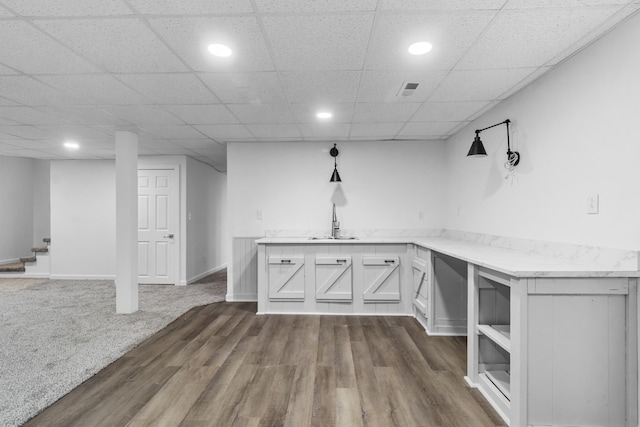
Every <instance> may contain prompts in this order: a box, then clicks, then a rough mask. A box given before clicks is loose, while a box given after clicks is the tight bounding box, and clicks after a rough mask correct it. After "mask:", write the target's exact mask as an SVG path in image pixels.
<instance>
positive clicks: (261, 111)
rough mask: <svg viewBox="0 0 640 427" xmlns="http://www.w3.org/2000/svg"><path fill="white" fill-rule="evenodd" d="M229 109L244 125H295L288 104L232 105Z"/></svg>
mask: <svg viewBox="0 0 640 427" xmlns="http://www.w3.org/2000/svg"><path fill="white" fill-rule="evenodd" d="M229 109H230V110H231V112H233V114H235V116H236V117H237V118H238V119H240V121H241V122H242V123H293V114H291V109H290V108H289V105H288V104H260V105H249V104H230V105H229Z"/></svg>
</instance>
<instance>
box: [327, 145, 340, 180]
mask: <svg viewBox="0 0 640 427" xmlns="http://www.w3.org/2000/svg"><path fill="white" fill-rule="evenodd" d="M329 154H330V155H331V157H333V174H331V180H330V181H329V182H342V180H341V179H340V174H339V173H338V162H337V159H336V157H338V154H339V151H338V149H337V148H336V144H333V148H332V149H331V150H329Z"/></svg>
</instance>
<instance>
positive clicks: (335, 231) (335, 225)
mask: <svg viewBox="0 0 640 427" xmlns="http://www.w3.org/2000/svg"><path fill="white" fill-rule="evenodd" d="M339 234H340V221H338V217H337V216H336V204H335V203H334V204H333V219H332V220H331V238H332V239H337V238H338V235H339Z"/></svg>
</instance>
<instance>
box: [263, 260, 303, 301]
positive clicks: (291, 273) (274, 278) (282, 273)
mask: <svg viewBox="0 0 640 427" xmlns="http://www.w3.org/2000/svg"><path fill="white" fill-rule="evenodd" d="M303 266H304V256H302V255H292V256H286V255H282V256H280V255H278V256H270V257H269V266H268V269H269V277H268V280H269V299H272V300H304V268H302V267H303Z"/></svg>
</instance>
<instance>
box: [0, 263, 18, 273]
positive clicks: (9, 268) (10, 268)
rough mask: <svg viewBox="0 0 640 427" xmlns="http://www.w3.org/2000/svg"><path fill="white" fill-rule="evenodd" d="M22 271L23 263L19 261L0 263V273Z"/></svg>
mask: <svg viewBox="0 0 640 427" xmlns="http://www.w3.org/2000/svg"><path fill="white" fill-rule="evenodd" d="M20 272H22V273H24V264H23V263H21V262H14V263H13V264H3V265H0V273H20Z"/></svg>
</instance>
